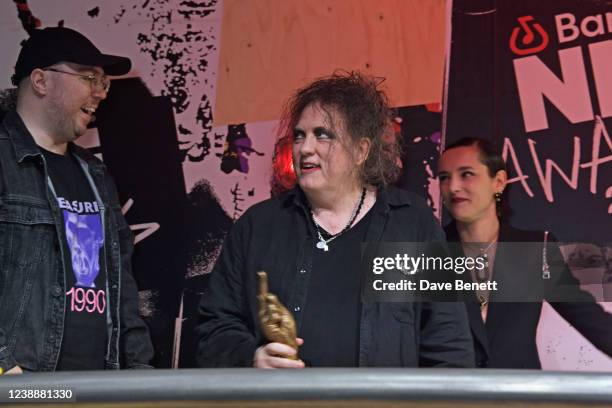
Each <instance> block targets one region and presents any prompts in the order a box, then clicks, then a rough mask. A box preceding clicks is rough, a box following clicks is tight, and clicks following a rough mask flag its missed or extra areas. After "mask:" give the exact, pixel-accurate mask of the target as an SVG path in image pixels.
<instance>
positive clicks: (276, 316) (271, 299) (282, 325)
mask: <svg viewBox="0 0 612 408" xmlns="http://www.w3.org/2000/svg"><path fill="white" fill-rule="evenodd" d="M257 277H258V279H259V295H258V296H257V299H258V300H259V321H260V323H261V330H262V332H263V334H264V336H266V338H267V339H268V340H270V341H271V342H276V343H282V344H286V345H288V346H290V347H292V348H294V349H295V350H297V349H298V344H297V340H296V337H297V330H296V326H295V320H294V319H293V315H292V314H291V312H290V311H289V310H287V308H286V307H285V306H283V304H282V303H281V302H280V301H279V300H278V297H276V295H274V294H273V293H270V292H268V275H267V274H266V273H265V272H257ZM287 358H290V359H292V360H299V358H298V356H297V353H296V354H295V355H292V356H287Z"/></svg>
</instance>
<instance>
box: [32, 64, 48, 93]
mask: <svg viewBox="0 0 612 408" xmlns="http://www.w3.org/2000/svg"><path fill="white" fill-rule="evenodd" d="M29 85H30V87H32V90H33V91H34V93H35V94H36V95H38V96H44V95H46V94H47V93H48V92H49V76H48V75H47V73H46V72H45V71H43V70H42V69H40V68H35V69H34V70H33V71H32V72H31V73H30V84H29Z"/></svg>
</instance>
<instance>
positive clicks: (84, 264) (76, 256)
mask: <svg viewBox="0 0 612 408" xmlns="http://www.w3.org/2000/svg"><path fill="white" fill-rule="evenodd" d="M57 201H58V204H59V206H60V208H61V209H62V210H63V214H64V229H65V232H66V244H67V247H68V251H69V252H70V254H69V256H68V257H67V258H68V259H70V264H71V266H72V268H71V269H72V273H73V276H74V281H73V282H74V283H73V285H71V286H72V288H71V289H70V290H69V291H68V292H67V293H66V294H67V295H68V296H69V305H70V306H69V307H70V310H71V311H73V312H74V311H76V312H81V311H83V310H85V311H86V312H89V313H93V312H98V313H103V312H104V309H105V306H106V299H105V291H104V289H102V288H100V289H99V290H95V288H96V278H97V277H98V275H99V273H100V249H101V248H102V246H103V245H104V232H103V229H102V220H101V217H100V213H99V208H98V203H96V202H95V201H94V202H86V201H76V200H75V201H67V200H65V199H64V198H62V197H58V200H57ZM68 281H69V282H70V281H72V279H69V280H68Z"/></svg>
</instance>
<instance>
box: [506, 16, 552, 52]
mask: <svg viewBox="0 0 612 408" xmlns="http://www.w3.org/2000/svg"><path fill="white" fill-rule="evenodd" d="M518 22H519V27H514V29H513V30H512V35H510V49H511V50H512V52H513V53H515V54H516V55H521V56H523V55H529V54H535V53H537V52H540V51H542V50H543V49H545V48H546V47H547V46H548V41H549V38H548V34H547V33H546V31H545V30H544V28H543V27H542V26H541V25H540V24H539V23H537V22H536V21H535V19H534V18H533V16H522V17H519V18H518Z"/></svg>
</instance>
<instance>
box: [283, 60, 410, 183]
mask: <svg viewBox="0 0 612 408" xmlns="http://www.w3.org/2000/svg"><path fill="white" fill-rule="evenodd" d="M382 82H383V80H382V79H380V78H375V77H372V76H369V75H365V74H362V73H359V72H346V71H336V72H334V73H333V74H332V75H330V76H327V77H323V78H319V79H317V80H315V81H314V82H312V83H310V84H309V85H307V86H305V87H303V88H301V89H299V90H297V91H296V92H295V93H294V95H293V96H292V97H291V98H290V99H289V101H288V102H287V104H286V105H285V109H284V112H283V115H282V117H281V126H280V137H281V138H287V139H290V140H293V130H294V128H295V126H296V125H297V123H298V122H299V120H300V117H301V115H302V112H303V111H304V110H305V109H306V108H307V107H308V106H310V105H312V104H318V105H320V106H321V108H322V109H323V110H324V112H325V113H326V114H327V116H328V119H329V120H330V122H331V123H330V124H331V126H332V127H337V126H338V124H337V123H333V116H332V115H331V114H330V110H333V111H334V112H337V113H338V114H339V115H340V117H341V120H343V121H344V128H345V129H346V131H347V133H348V135H349V136H350V138H351V140H352V142H353V143H355V144H356V143H358V142H359V140H361V139H362V138H367V139H369V140H370V150H369V152H368V156H367V158H366V160H365V161H364V163H363V164H362V165H361V166H360V168H359V169H358V170H359V178H360V180H361V182H362V183H363V184H364V185H373V186H376V187H384V186H387V185H388V184H390V183H393V182H394V181H396V180H397V178H398V177H399V174H400V168H399V166H398V165H397V160H396V158H399V157H400V156H401V149H400V146H399V144H398V142H397V141H396V139H395V135H394V129H393V126H392V119H393V116H394V115H393V113H394V111H393V110H392V109H391V107H390V106H389V101H388V98H387V95H386V94H385V93H384V92H383V91H382V90H381V89H379V85H380V84H381V83H382Z"/></svg>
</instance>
